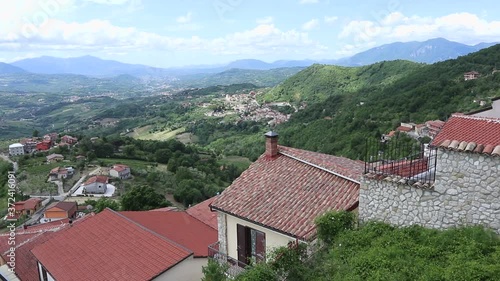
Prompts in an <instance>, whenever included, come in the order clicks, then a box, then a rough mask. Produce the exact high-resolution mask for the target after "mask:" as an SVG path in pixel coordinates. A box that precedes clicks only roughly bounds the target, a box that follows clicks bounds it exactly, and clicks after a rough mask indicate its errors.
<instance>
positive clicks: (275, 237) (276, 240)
mask: <svg viewBox="0 0 500 281" xmlns="http://www.w3.org/2000/svg"><path fill="white" fill-rule="evenodd" d="M226 218H227V248H228V255H229V256H230V257H232V258H234V259H236V260H238V251H237V246H238V239H237V227H236V225H237V224H241V225H244V226H248V227H251V228H253V229H256V230H259V231H262V232H264V233H265V234H266V256H268V255H267V254H268V253H269V252H270V251H272V250H273V249H274V248H277V247H281V246H286V245H288V242H290V241H295V238H293V237H290V236H287V235H284V234H281V233H278V232H275V231H273V230H270V229H268V228H264V227H262V226H259V225H256V224H253V223H250V222H247V221H244V220H242V219H239V218H237V217H233V216H231V215H226Z"/></svg>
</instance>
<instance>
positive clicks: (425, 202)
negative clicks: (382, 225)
mask: <svg viewBox="0 0 500 281" xmlns="http://www.w3.org/2000/svg"><path fill="white" fill-rule="evenodd" d="M437 157H438V158H437V167H436V181H435V182H434V186H433V188H431V189H427V190H426V189H420V188H416V187H412V186H408V185H404V184H398V183H394V182H389V181H384V180H375V179H368V178H365V179H364V180H363V182H362V184H361V190H360V195H359V218H360V220H361V221H362V222H363V221H369V220H377V221H383V222H387V223H390V224H393V225H398V226H409V225H413V224H419V225H422V226H425V227H430V228H438V229H443V228H450V227H455V226H464V225H483V226H485V227H488V228H492V229H494V230H495V231H496V232H497V233H499V234H500V157H494V156H489V155H481V154H472V153H464V152H456V151H448V150H441V149H440V150H439V151H438V156H437Z"/></svg>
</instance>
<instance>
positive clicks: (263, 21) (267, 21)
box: [255, 17, 274, 24]
mask: <svg viewBox="0 0 500 281" xmlns="http://www.w3.org/2000/svg"><path fill="white" fill-rule="evenodd" d="M255 22H257V24H270V23H273V22H274V18H273V17H265V18H260V19H257V20H256V21H255Z"/></svg>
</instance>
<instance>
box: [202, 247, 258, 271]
mask: <svg viewBox="0 0 500 281" xmlns="http://www.w3.org/2000/svg"><path fill="white" fill-rule="evenodd" d="M208 257H210V258H212V259H214V260H215V261H217V262H218V263H219V264H221V265H222V266H224V267H225V268H226V274H227V275H228V277H231V278H234V277H236V276H237V275H239V274H240V273H242V272H243V271H245V267H247V266H248V265H247V264H245V263H243V262H241V261H239V260H236V259H234V258H232V257H230V256H228V255H227V254H226V253H223V252H221V251H220V242H215V243H213V244H211V245H209V246H208Z"/></svg>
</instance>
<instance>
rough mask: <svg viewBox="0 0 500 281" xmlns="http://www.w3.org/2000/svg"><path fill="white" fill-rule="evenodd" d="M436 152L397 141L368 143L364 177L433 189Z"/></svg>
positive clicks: (425, 146) (425, 147) (424, 146)
mask: <svg viewBox="0 0 500 281" xmlns="http://www.w3.org/2000/svg"><path fill="white" fill-rule="evenodd" d="M436 163H437V149H436V148H432V147H429V146H428V145H411V144H400V143H398V142H397V141H391V142H389V143H386V142H383V141H367V143H366V153H365V174H373V175H377V176H382V177H393V178H395V179H399V180H401V181H404V182H405V183H409V184H412V185H413V184H415V183H419V184H427V185H432V184H433V183H434V180H435V177H436Z"/></svg>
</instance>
